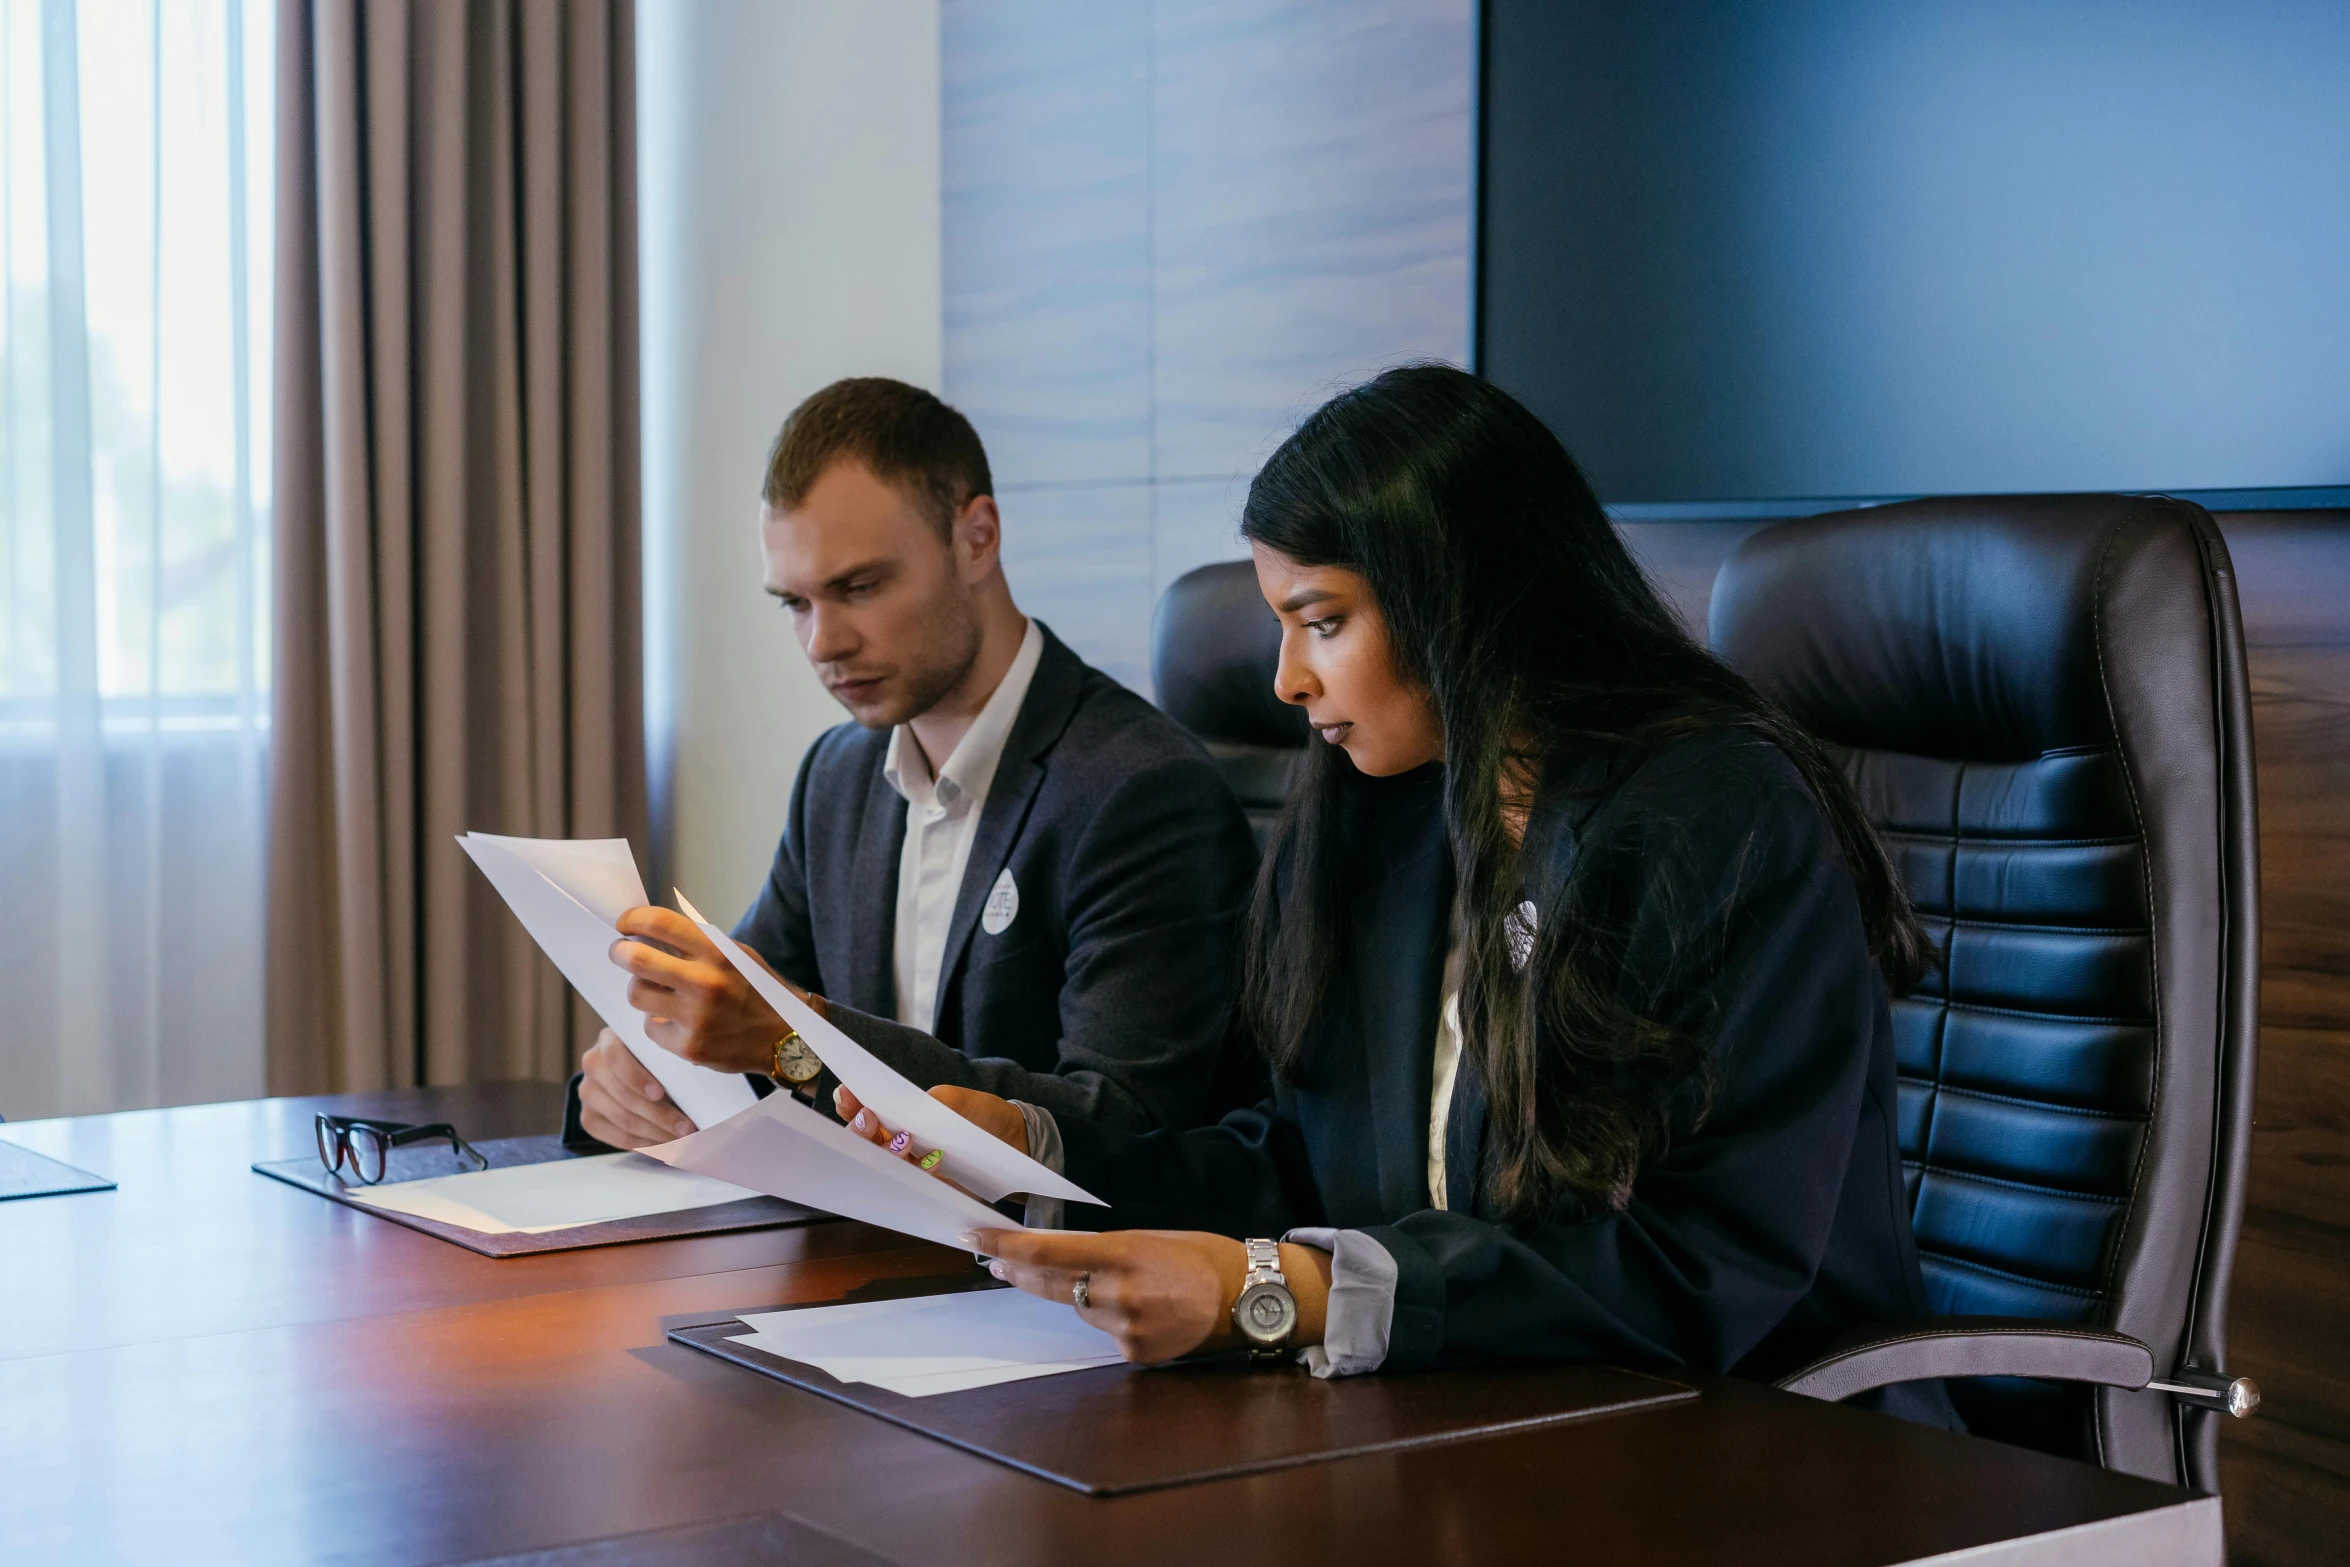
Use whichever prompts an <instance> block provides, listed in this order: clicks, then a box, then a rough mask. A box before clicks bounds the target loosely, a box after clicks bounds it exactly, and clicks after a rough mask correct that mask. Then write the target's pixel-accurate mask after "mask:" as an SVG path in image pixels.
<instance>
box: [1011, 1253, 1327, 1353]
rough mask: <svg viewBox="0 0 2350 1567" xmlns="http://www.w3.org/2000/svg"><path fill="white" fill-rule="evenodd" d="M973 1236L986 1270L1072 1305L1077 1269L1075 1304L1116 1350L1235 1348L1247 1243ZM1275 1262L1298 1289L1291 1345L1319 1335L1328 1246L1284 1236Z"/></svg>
mask: <svg viewBox="0 0 2350 1567" xmlns="http://www.w3.org/2000/svg"><path fill="white" fill-rule="evenodd" d="M973 1244H974V1245H975V1246H977V1248H978V1249H979V1250H980V1251H981V1252H983V1253H985V1254H986V1255H987V1256H989V1257H992V1258H993V1259H995V1260H994V1261H993V1262H991V1263H990V1264H989V1265H988V1271H990V1272H991V1273H993V1274H994V1275H995V1276H996V1277H997V1278H999V1279H1003V1280H1005V1281H1006V1282H1008V1283H1011V1284H1014V1285H1016V1286H1018V1287H1019V1288H1021V1289H1024V1290H1026V1291H1027V1292H1028V1293H1029V1294H1031V1295H1041V1296H1042V1297H1044V1298H1045V1299H1046V1300H1058V1301H1064V1302H1067V1303H1068V1304H1070V1305H1076V1300H1075V1297H1074V1294H1073V1290H1074V1287H1075V1285H1076V1283H1077V1279H1078V1276H1079V1275H1081V1274H1082V1275H1083V1276H1084V1278H1085V1293H1086V1304H1085V1305H1083V1306H1078V1307H1077V1314H1078V1315H1079V1316H1081V1317H1083V1318H1084V1319H1085V1320H1086V1321H1088V1322H1090V1323H1092V1324H1093V1325H1094V1326H1095V1327H1097V1328H1100V1329H1101V1330H1102V1331H1103V1332H1104V1333H1107V1334H1109V1335H1110V1337H1112V1338H1114V1339H1116V1340H1117V1341H1118V1352H1119V1353H1120V1354H1122V1355H1124V1356H1125V1357H1126V1358H1127V1359H1128V1360H1130V1361H1134V1362H1136V1363H1137V1364H1140V1365H1156V1364H1158V1363H1159V1362H1161V1361H1166V1360H1174V1359H1177V1358H1179V1357H1181V1356H1184V1355H1188V1354H1191V1353H1193V1352H1194V1351H1196V1350H1210V1351H1213V1350H1220V1349H1238V1348H1240V1347H1241V1346H1242V1344H1243V1342H1244V1341H1243V1340H1242V1338H1241V1336H1240V1330H1239V1329H1238V1328H1235V1327H1234V1326H1233V1325H1232V1303H1233V1302H1234V1301H1236V1300H1238V1299H1239V1298H1240V1285H1241V1280H1242V1279H1243V1278H1245V1277H1246V1276H1247V1273H1248V1250H1247V1248H1246V1247H1244V1246H1242V1245H1241V1244H1240V1242H1238V1241H1236V1240H1232V1239H1229V1238H1227V1237H1225V1236H1222V1235H1206V1234H1201V1233H1198V1232H1196V1231H1188V1230H1115V1231H1112V1232H1111V1233H1109V1234H1107V1235H1088V1234H1084V1233H1082V1232H1078V1231H1066V1230H982V1231H980V1232H979V1234H978V1236H977V1238H976V1239H975V1240H974V1242H973ZM1281 1271H1282V1273H1283V1275H1284V1276H1285V1277H1286V1278H1287V1279H1288V1281H1289V1292H1290V1293H1291V1294H1292V1295H1294V1296H1296V1297H1297V1332H1296V1334H1295V1335H1294V1336H1293V1337H1292V1338H1291V1339H1290V1345H1291V1347H1292V1348H1296V1349H1303V1348H1304V1347H1305V1346H1307V1345H1308V1344H1319V1343H1321V1342H1322V1324H1323V1318H1324V1315H1325V1313H1326V1311H1327V1310H1328V1307H1329V1304H1330V1254H1329V1253H1328V1252H1323V1251H1316V1250H1315V1249H1314V1248H1313V1247H1311V1246H1291V1245H1284V1246H1283V1247H1282V1248H1281Z"/></svg>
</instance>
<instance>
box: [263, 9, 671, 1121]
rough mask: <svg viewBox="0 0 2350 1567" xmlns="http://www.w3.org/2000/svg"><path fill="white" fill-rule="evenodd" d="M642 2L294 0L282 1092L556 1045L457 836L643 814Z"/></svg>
mask: <svg viewBox="0 0 2350 1567" xmlns="http://www.w3.org/2000/svg"><path fill="white" fill-rule="evenodd" d="M633 45H634V22H633V17H632V12H631V0H281V3H280V10H279V32H278V103H279V106H280V107H279V115H280V121H279V132H278V136H279V152H278V219H277V222H278V235H279V239H278V273H277V296H278V304H277V343H278V350H277V355H278V359H277V383H276V385H277V391H276V397H277V408H276V421H277V426H276V428H277V446H276V451H277V470H276V546H275V548H276V584H275V595H276V621H275V632H274V635H275V650H274V670H275V688H274V695H273V732H272V735H271V742H270V743H271V797H270V854H269V861H270V863H269V951H268V990H269V995H268V1028H269V1087H270V1091H271V1092H272V1093H281V1094H282V1093H305V1092H321V1091H328V1090H339V1089H365V1088H378V1087H387V1086H401V1085H405V1084H411V1083H417V1082H428V1083H456V1082H466V1081H476V1080H487V1079H495V1078H518V1077H537V1078H548V1077H556V1076H560V1075H561V1074H562V1073H564V1072H565V1071H567V1070H568V1069H569V1067H570V1065H571V1063H572V1061H573V1060H574V1059H575V1057H576V1055H577V1052H578V1050H579V1048H580V1046H581V1044H582V1043H583V1041H584V1040H585V1039H586V1038H588V1037H592V1026H593V1019H592V1017H591V1016H590V1015H588V1014H587V1013H586V1012H585V1010H584V1009H583V1008H580V1007H579V1006H578V1005H577V1003H576V1001H575V1000H574V999H573V998H572V997H571V996H570V994H569V992H568V990H567V989H566V988H565V986H564V985H563V983H562V981H561V979H560V978H559V977H558V976H557V975H556V973H555V971H554V969H553V968H552V967H551V966H550V965H549V964H547V962H546V961H545V960H544V959H543V958H541V957H539V956H538V955H537V953H536V951H535V949H534V948H533V947H532V945H531V943H530V941H529V938H528V937H527V936H525V935H524V934H523V933H522V931H521V929H520V927H519V926H518V925H517V924H516V923H515V921H514V919H513V917H512V916H511V915H510V914H508V913H507V912H506V910H505V908H504V906H503V905H502V904H501V903H500V902H499V900H498V898H497V895H496V894H495V893H494V892H492V891H491V890H490V888H489V886H488V884H487V883H486V882H485V881H483V880H482V878H481V876H480V874H479V873H478V872H477V871H476V870H474V868H473V866H472V864H471V863H470V862H469V861H468V860H467V859H466V858H465V856H464V854H463V851H461V850H460V849H459V848H458V847H457V845H456V843H455V841H454V840H455V837H456V835H457V834H458V833H460V832H464V831H467V830H468V829H479V830H483V831H489V832H505V833H521V834H526V835H531V836H539V837H616V836H626V837H628V838H630V839H631V840H632V841H633V842H634V843H635V844H636V845H637V848H638V850H639V857H640V863H641V861H642V850H643V847H644V821H645V796H644V761H643V730H642V702H641V700H640V660H639V628H638V604H639V594H638V546H637V497H638V485H637V409H636V386H637V362H636V195H635V134H634V115H635V110H634V96H635V89H634V81H633V74H634V63H633V54H634V48H633Z"/></svg>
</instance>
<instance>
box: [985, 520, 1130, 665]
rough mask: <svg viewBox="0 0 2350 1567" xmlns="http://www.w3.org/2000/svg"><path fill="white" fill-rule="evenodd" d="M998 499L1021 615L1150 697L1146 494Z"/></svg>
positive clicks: (1006, 566)
mask: <svg viewBox="0 0 2350 1567" xmlns="http://www.w3.org/2000/svg"><path fill="white" fill-rule="evenodd" d="M996 499H997V504H998V505H999V506H1000V507H1001V508H1002V511H1003V516H1004V574H1005V575H1006V577H1008V578H1009V579H1010V581H1011V584H1012V594H1013V597H1014V598H1016V599H1017V600H1018V601H1019V604H1020V607H1021V608H1022V609H1024V610H1026V611H1027V612H1028V613H1029V614H1031V615H1034V616H1035V617H1037V618H1038V619H1040V620H1042V621H1043V622H1044V623H1045V624H1046V625H1048V626H1050V627H1052V628H1053V631H1054V633H1055V634H1056V635H1057V636H1059V637H1060V639H1061V640H1062V641H1064V642H1066V643H1068V644H1069V645H1070V646H1071V647H1072V648H1075V649H1076V650H1077V652H1078V654H1079V656H1081V657H1082V658H1084V659H1085V661H1086V662H1087V663H1089V664H1092V665H1093V666H1094V667H1095V668H1096V669H1100V670H1103V671H1105V672H1106V673H1108V674H1110V675H1112V676H1114V677H1115V678H1117V679H1118V680H1121V681H1123V682H1124V683H1125V684H1127V685H1129V686H1132V687H1133V688H1134V689H1135V690H1137V691H1147V690H1149V689H1150V612H1151V605H1152V604H1153V603H1154V602H1155V601H1156V600H1155V595H1154V593H1153V591H1152V587H1151V521H1150V510H1151V495H1150V486H1149V485H1147V484H1143V483H1136V482H1127V483H1123V484H1067V485H1050V486H1045V487H1040V488H1031V489H1021V490H1007V491H1005V492H1004V493H1002V494H1000V495H999V496H997V498H996Z"/></svg>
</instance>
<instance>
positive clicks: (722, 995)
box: [612, 905, 823, 1072]
mask: <svg viewBox="0 0 2350 1567" xmlns="http://www.w3.org/2000/svg"><path fill="white" fill-rule="evenodd" d="M613 923H614V925H615V927H616V928H617V929H618V930H619V932H620V934H621V935H622V936H623V937H634V938H635V939H634V940H621V941H615V942H614V943H612V961H613V962H614V963H617V964H618V965H620V967H622V968H624V969H626V970H628V972H629V974H630V975H631V976H633V977H632V978H631V979H630V981H629V986H628V1004H629V1005H630V1006H632V1007H634V1008H636V1009H637V1010H638V1011H639V1012H642V1013H644V1014H645V1032H646V1033H647V1034H648V1035H650V1036H651V1037H652V1040H653V1043H655V1044H657V1045H660V1046H661V1047H662V1048H664V1049H667V1050H672V1051H675V1052H676V1053H677V1054H678V1055H681V1056H683V1057H685V1059H687V1060H688V1061H692V1062H695V1063H697V1064H698V1065H701V1066H707V1067H715V1068H716V1069H717V1070H719V1071H721V1072H764V1071H766V1070H767V1069H768V1068H769V1067H771V1066H772V1065H774V1063H775V1042H776V1041H777V1040H778V1039H781V1038H782V1037H783V1036H784V1035H785V1034H786V1033H788V1032H790V1025H788V1024H786V1023H785V1022H784V1021H783V1019H782V1018H779V1017H777V1016H776V1015H775V1009H774V1008H773V1007H771V1006H769V1005H768V1004H767V1003H766V1002H765V1001H763V1000H761V999H760V997H759V993H758V992H757V991H755V990H753V989H752V988H751V985H750V981H748V980H746V979H744V978H743V977H742V975H741V974H739V973H737V972H735V967H734V965H733V964H731V963H729V962H727V961H726V958H725V956H724V955H723V954H722V953H720V952H719V950H718V949H717V948H716V947H714V946H712V945H711V944H710V938H708V937H707V936H705V935H703V934H702V932H701V929H700V927H699V926H697V925H695V924H694V922H693V921H692V920H689V919H687V918H686V917H685V916H684V915H682V914H678V913H675V912H674V911H672V910H669V909H657V908H653V907H651V906H650V905H648V906H646V907H644V908H640V909H630V910H629V911H628V912H627V913H625V914H623V915H621V916H620V918H619V919H618V920H616V921H614V922H613ZM745 950H748V949H745ZM753 956H754V958H756V956H757V955H756V954H753ZM770 972H772V971H770ZM793 989H794V991H795V993H797V994H799V995H800V997H801V999H802V1000H809V1001H811V1003H812V1000H813V998H811V997H809V996H808V995H807V993H806V992H804V991H800V990H799V989H798V987H797V986H794V987H793ZM817 1011H818V1012H819V1013H821V1012H822V1011H823V1008H822V1007H818V1008H817ZM622 1053H623V1054H625V1053H626V1052H625V1050H623V1052H622Z"/></svg>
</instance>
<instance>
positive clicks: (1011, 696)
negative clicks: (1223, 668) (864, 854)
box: [881, 620, 1044, 1033]
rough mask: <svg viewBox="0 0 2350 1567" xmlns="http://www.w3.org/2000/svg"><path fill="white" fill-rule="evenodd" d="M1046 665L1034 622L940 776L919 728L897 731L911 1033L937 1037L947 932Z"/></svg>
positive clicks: (899, 942)
mask: <svg viewBox="0 0 2350 1567" xmlns="http://www.w3.org/2000/svg"><path fill="white" fill-rule="evenodd" d="M1043 657H1044V633H1043V632H1042V631H1040V630H1038V629H1037V624H1036V622H1035V621H1033V620H1031V621H1029V622H1028V631H1027V634H1026V635H1024V636H1022V637H1021V639H1020V651H1019V652H1017V653H1015V654H1014V655H1012V667H1011V668H1009V669H1007V670H1005V671H1004V678H1003V679H1002V680H1001V681H1000V682H999V683H998V684H997V686H996V688H995V693H994V694H993V695H992V696H990V697H989V698H988V699H987V705H986V706H985V707H982V708H981V709H980V710H979V716H978V717H977V718H976V719H973V720H972V722H971V727H970V728H969V729H967V730H965V731H964V733H963V738H962V739H961V740H960V741H958V742H957V743H956V745H955V749H954V754H953V755H951V756H949V757H948V758H947V759H946V765H945V766H943V767H941V768H939V770H938V772H937V774H936V776H933V775H932V773H931V770H930V759H929V758H928V757H927V756H926V755H924V754H923V751H922V745H921V742H919V741H917V740H916V739H915V738H914V732H913V731H912V730H911V729H909V728H907V727H906V726H905V725H904V724H900V725H898V726H897V727H896V728H895V729H893V730H891V731H890V735H889V754H888V755H887V756H886V757H885V758H884V759H883V760H882V764H881V776H882V777H884V778H886V779H888V780H889V786H890V787H891V788H892V789H895V790H896V791H897V792H898V793H899V795H900V796H902V797H903V798H904V800H905V802H906V841H905V845H904V847H903V848H901V849H900V850H899V851H898V911H897V930H896V933H895V936H894V938H893V941H892V948H893V951H892V960H893V961H892V971H893V973H894V974H895V976H896V980H897V993H898V1021H899V1022H901V1023H903V1024H905V1025H906V1026H907V1027H908V1028H918V1029H921V1030H922V1031H923V1032H924V1033H928V1032H930V1031H931V1029H932V1028H933V1026H934V1025H935V1024H936V1022H937V1013H938V970H939V964H940V962H941V961H942V960H943V959H944V958H945V956H946V948H947V927H948V925H950V924H951V923H952V922H953V920H954V917H955V900H956V897H957V895H958V894H959V893H960V892H961V891H962V887H963V868H964V866H965V865H966V864H967V863H968V862H969V860H970V858H971V840H972V839H973V838H974V837H976V836H977V835H978V832H979V813H980V810H981V808H982V807H983V806H985V805H986V804H987V790H988V786H989V785H990V784H992V783H994V782H995V773H996V764H997V763H999V762H1001V761H1002V760H1003V756H1004V742H1005V741H1006V740H1008V739H1010V738H1011V735H1012V723H1013V720H1015V719H1017V718H1018V717H1019V716H1020V704H1021V703H1023V702H1025V701H1026V700H1027V699H1028V686H1029V682H1031V681H1032V680H1034V679H1035V678H1036V666H1037V662H1038V661H1039V660H1040V659H1042V658H1043Z"/></svg>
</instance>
